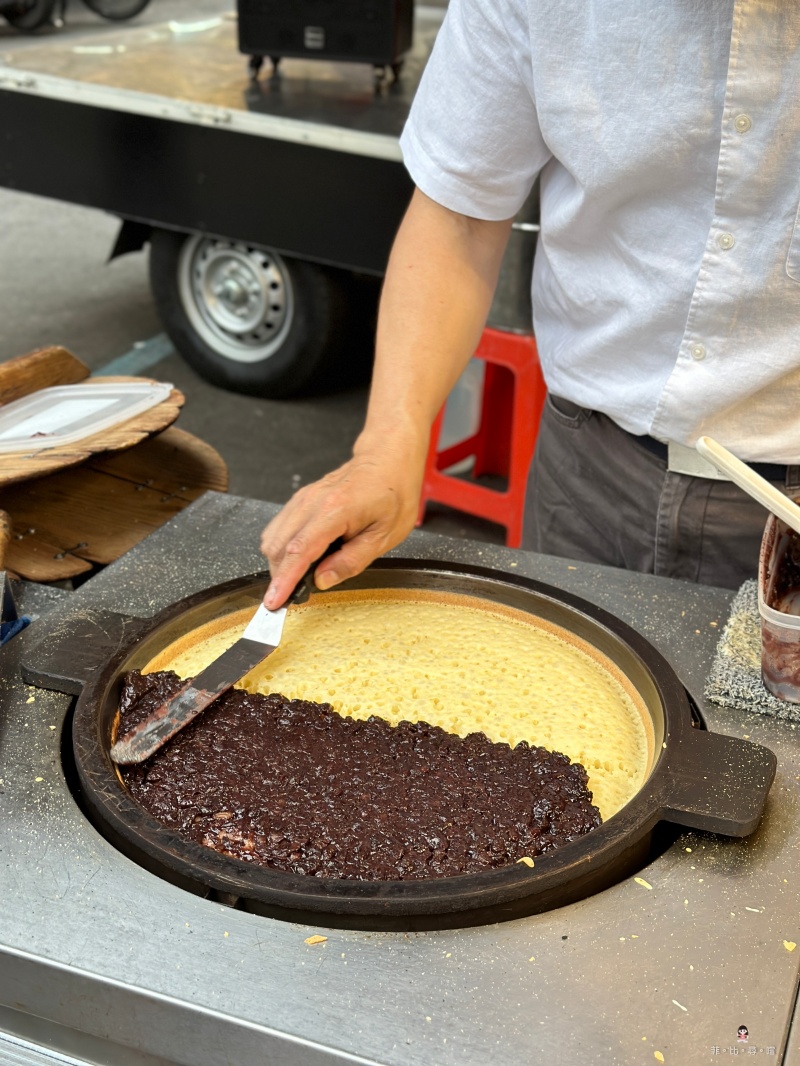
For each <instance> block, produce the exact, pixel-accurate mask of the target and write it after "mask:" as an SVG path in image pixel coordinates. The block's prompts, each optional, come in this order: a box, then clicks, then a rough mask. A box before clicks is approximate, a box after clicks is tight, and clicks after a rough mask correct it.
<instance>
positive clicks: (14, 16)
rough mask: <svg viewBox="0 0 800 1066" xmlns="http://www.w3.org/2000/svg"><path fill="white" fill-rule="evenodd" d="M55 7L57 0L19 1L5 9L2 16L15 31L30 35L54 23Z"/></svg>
mask: <svg viewBox="0 0 800 1066" xmlns="http://www.w3.org/2000/svg"><path fill="white" fill-rule="evenodd" d="M55 6H56V0H18V3H16V4H12V5H11V6H10V7H5V8H3V10H2V14H3V15H4V16H5V18H6V20H7V21H8V22H10V23H11V25H12V26H14V27H15V29H18V30H23V31H25V32H29V33H30V32H33V30H38V29H41V27H42V26H45V25H47V23H48V22H50V21H52V18H53V11H54V9H55Z"/></svg>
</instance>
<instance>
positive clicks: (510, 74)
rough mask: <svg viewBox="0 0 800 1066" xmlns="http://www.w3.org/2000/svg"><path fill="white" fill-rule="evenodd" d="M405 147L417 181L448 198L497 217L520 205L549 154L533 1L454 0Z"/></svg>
mask: <svg viewBox="0 0 800 1066" xmlns="http://www.w3.org/2000/svg"><path fill="white" fill-rule="evenodd" d="M400 146H401V149H402V152H403V159H404V162H405V165H406V168H407V169H408V172H409V173H410V175H411V177H412V179H413V180H414V182H415V184H416V185H417V186H418V188H420V189H421V190H422V191H423V192H424V193H425V194H426V195H427V196H429V197H430V198H431V199H432V200H435V201H436V202H437V203H440V204H442V205H443V206H444V207H447V208H449V209H450V210H452V211H458V212H459V213H460V214H464V215H470V216H471V217H474V218H481V219H486V220H493V221H499V220H500V219H504V218H511V217H512V216H513V215H515V214H516V213H517V212H518V211H519V209H520V207H521V206H522V204H523V203H524V201H525V199H526V197H527V195H528V193H529V192H530V189H531V186H532V185H533V182H534V179H535V178H536V175H537V174H538V173H539V171H540V170H541V169H542V167H543V166H544V165H545V163H547V161H548V159H550V155H551V153H550V150H549V149H548V147H547V145H546V144H545V143H544V139H543V137H542V132H541V130H540V128H539V122H538V118H537V115H536V102H535V99H534V94H533V76H532V71H531V55H530V29H529V26H528V16H527V5H526V4H525V3H520V2H519V0H450V6H449V8H448V10H447V14H446V16H445V19H444V22H443V24H442V27H441V29H440V30H439V34H438V36H437V38H436V42H435V44H434V47H433V51H432V53H431V57H430V59H429V60H428V63H427V66H426V68H425V70H424V72H423V76H422V80H421V82H420V86H419V89H418V90H417V94H416V96H415V98H414V102H413V105H412V108H411V113H410V115H409V118H408V122H407V123H406V127H405V129H404V131H403V135H402V137H401V139H400Z"/></svg>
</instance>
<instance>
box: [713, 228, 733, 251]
mask: <svg viewBox="0 0 800 1066" xmlns="http://www.w3.org/2000/svg"><path fill="white" fill-rule="evenodd" d="M717 244H718V245H719V246H720V248H721V249H722V250H723V252H729V251H730V250H731V248H733V246H734V244H736V241H735V239H734V236H733V234H732V233H720V235H719V237H717Z"/></svg>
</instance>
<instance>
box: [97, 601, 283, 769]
mask: <svg viewBox="0 0 800 1066" xmlns="http://www.w3.org/2000/svg"><path fill="white" fill-rule="evenodd" d="M285 617H286V608H285V607H283V608H281V609H280V610H279V611H267V610H266V608H265V607H263V606H262V607H259V609H258V610H257V611H256V613H255V615H254V616H253V618H252V619H251V621H250V623H249V624H248V626H247V629H245V631H244V635H243V636H242V637H240V638H239V640H237V641H236V642H235V643H234V644H232V645H231V647H230V648H228V650H227V651H225V652H223V653H222V655H220V656H219V657H218V658H216V659H215V660H214V662H213V663H210V664H209V665H208V666H207V667H206V668H205V670H202V671H201V672H200V673H199V674H198V675H197V677H195V678H194V679H193V680H191V681H187V683H186V684H185V685H184V686H183V687H182V688H180V689H179V690H178V691H177V692H176V693H175V695H174V696H172V697H171V698H170V699H169V700H167V702H166V703H163V704H162V705H161V706H160V707H158V708H157V709H156V710H155V711H153V713H152V714H151V715H149V716H148V717H147V718H146V719H145V720H144V721H143V722H140V723H139V724H138V725H137V726H134V728H133V729H131V730H130V732H128V733H126V734H125V736H123V737H120V738H119V739H118V740H117V742H116V743H115V744H113V745H112V746H111V749H110V751H109V754H110V756H111V758H112V759H113V761H114V762H115V763H120V764H122V765H127V764H130V763H138V762H144V760H145V759H149V757H150V756H151V755H153V754H154V752H156V751H158V749H159V748H160V747H161V746H162V745H164V744H166V742H167V741H168V740H171V739H172V737H174V736H175V734H176V733H179V732H180V730H181V729H183V728H184V727H185V726H187V725H188V724H189V722H191V721H192V720H193V719H195V718H196V717H197V716H198V714H200V713H201V712H202V711H204V710H205V708H206V707H208V705H209V704H210V703H213V702H214V700H215V699H216V698H217V697H218V696H221V695H222V693H223V692H227V690H228V689H229V688H231V687H232V686H233V685H235V684H236V682H237V681H240V680H241V679H242V678H243V677H244V675H245V674H248V673H249V672H250V671H251V670H252V669H253V668H254V667H256V666H258V664H259V663H260V662H263V660H264V659H266V658H267V656H268V655H271V654H272V652H274V651H275V649H276V648H277V646H278V644H279V643H280V639H281V634H282V632H283V622H284V619H285ZM254 638H255V639H254ZM266 638H269V641H268V640H267V639H266Z"/></svg>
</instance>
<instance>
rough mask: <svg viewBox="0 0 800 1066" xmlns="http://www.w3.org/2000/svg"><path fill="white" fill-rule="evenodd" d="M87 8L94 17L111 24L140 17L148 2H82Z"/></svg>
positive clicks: (101, 0) (89, 0) (95, 0)
mask: <svg viewBox="0 0 800 1066" xmlns="http://www.w3.org/2000/svg"><path fill="white" fill-rule="evenodd" d="M84 3H85V4H86V6H87V7H88V8H91V10H92V11H94V13H95V14H96V15H100V16H102V18H104V19H110V20H111V21H112V22H122V21H123V19H132V18H136V16H137V15H140V14H141V13H142V12H143V11H144V9H145V8H146V7H147V5H148V4H149V3H150V0H84Z"/></svg>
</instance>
